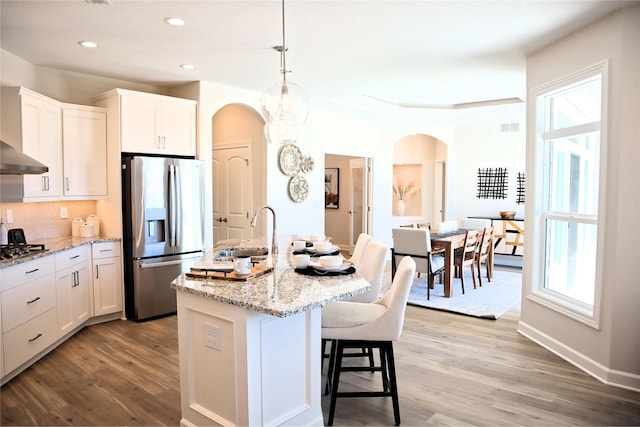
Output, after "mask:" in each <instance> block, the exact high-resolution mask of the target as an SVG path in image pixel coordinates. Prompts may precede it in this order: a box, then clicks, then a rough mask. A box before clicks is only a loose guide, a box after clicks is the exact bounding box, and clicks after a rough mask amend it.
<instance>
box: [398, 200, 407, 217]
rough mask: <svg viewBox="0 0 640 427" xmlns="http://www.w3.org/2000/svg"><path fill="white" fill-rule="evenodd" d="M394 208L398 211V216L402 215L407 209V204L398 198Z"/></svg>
mask: <svg viewBox="0 0 640 427" xmlns="http://www.w3.org/2000/svg"><path fill="white" fill-rule="evenodd" d="M396 208H397V211H398V216H404V212H405V211H406V210H407V205H406V203H405V201H404V200H398V204H397V205H396Z"/></svg>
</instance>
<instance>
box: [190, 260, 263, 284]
mask: <svg viewBox="0 0 640 427" xmlns="http://www.w3.org/2000/svg"><path fill="white" fill-rule="evenodd" d="M272 271H273V267H271V266H266V265H254V266H252V267H251V272H250V273H249V274H237V273H236V272H235V271H233V265H228V264H218V265H211V266H201V267H191V271H188V272H186V273H185V275H186V276H187V277H192V278H199V279H216V280H235V281H247V280H249V279H253V278H256V277H258V276H262V275H263V274H267V273H270V272H272Z"/></svg>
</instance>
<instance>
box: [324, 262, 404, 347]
mask: <svg viewBox="0 0 640 427" xmlns="http://www.w3.org/2000/svg"><path fill="white" fill-rule="evenodd" d="M415 271H416V263H415V261H414V260H413V259H412V258H411V257H404V258H403V259H402V261H401V262H400V265H399V266H398V270H397V271H396V276H395V277H394V279H393V283H392V284H391V288H390V289H389V290H388V291H387V293H385V294H384V296H383V297H382V298H380V299H379V300H378V301H376V302H374V303H371V304H367V303H359V302H349V301H337V302H334V303H332V304H329V305H327V306H325V307H323V309H322V338H328V339H357V340H378V341H379V340H387V341H396V340H397V339H398V338H400V333H401V332H402V326H403V322H404V313H405V310H406V308H407V300H408V299H409V291H410V290H411V285H412V283H413V275H414V274H415Z"/></svg>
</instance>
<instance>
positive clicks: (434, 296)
mask: <svg viewBox="0 0 640 427" xmlns="http://www.w3.org/2000/svg"><path fill="white" fill-rule="evenodd" d="M465 270H466V271H465V277H464V284H465V287H464V289H465V293H464V295H463V294H462V287H461V285H460V279H454V280H453V285H452V288H453V296H452V297H451V298H445V297H444V286H443V285H442V284H440V283H438V278H436V284H435V289H431V292H430V299H429V300H428V301H427V279H426V277H425V276H424V275H422V276H421V277H420V278H418V277H417V276H416V278H415V279H414V281H413V285H412V286H411V293H410V294H409V301H408V303H409V304H411V305H416V306H421V307H426V308H431V309H434V310H444V311H449V312H452V313H459V314H465V315H468V316H474V317H482V318H485V319H494V320H495V319H497V318H499V317H500V316H502V315H503V314H504V313H506V312H507V311H509V310H510V309H511V308H512V307H514V306H515V305H516V304H519V303H520V297H521V294H522V274H521V273H520V272H513V271H502V270H497V269H496V270H495V271H494V275H493V278H492V279H491V282H488V281H487V279H486V278H485V277H484V274H483V278H482V284H483V286H482V287H480V286H479V285H478V287H477V289H473V280H472V279H471V272H470V271H469V269H468V268H466V269H465ZM483 273H484V270H483ZM385 279H387V280H388V281H387V280H384V282H386V283H385V284H386V285H389V284H390V280H391V274H390V273H388V272H387V274H385ZM476 281H477V278H476ZM383 287H385V286H384V285H383Z"/></svg>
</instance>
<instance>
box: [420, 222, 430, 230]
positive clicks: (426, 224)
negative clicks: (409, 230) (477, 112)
mask: <svg viewBox="0 0 640 427" xmlns="http://www.w3.org/2000/svg"><path fill="white" fill-rule="evenodd" d="M418 228H428V229H429V230H431V223H430V222H428V221H427V222H421V223H420V224H418Z"/></svg>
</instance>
